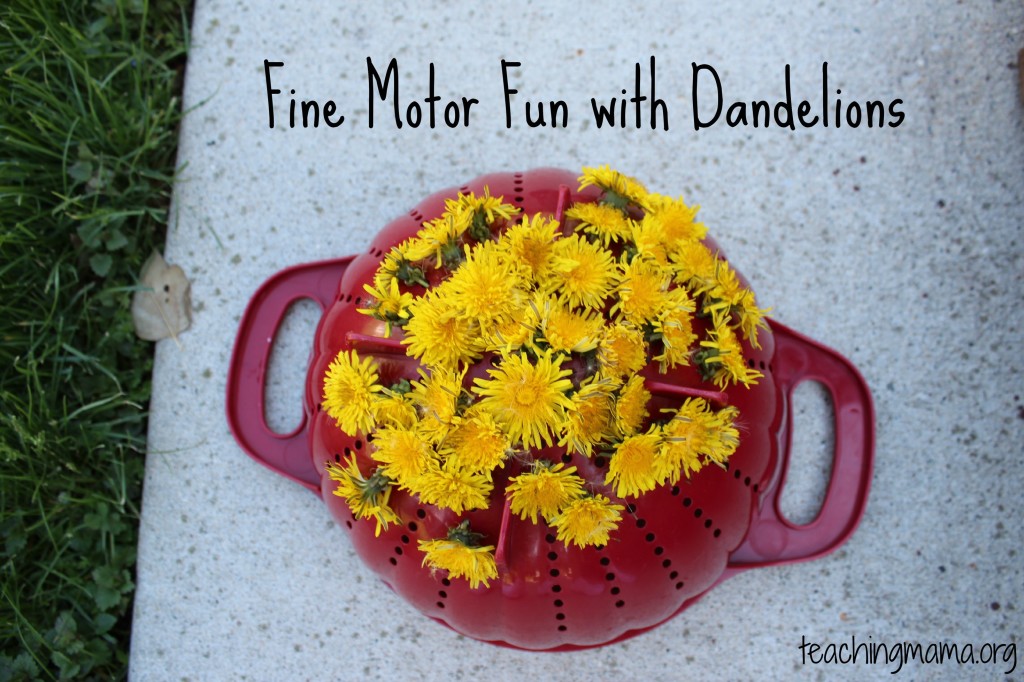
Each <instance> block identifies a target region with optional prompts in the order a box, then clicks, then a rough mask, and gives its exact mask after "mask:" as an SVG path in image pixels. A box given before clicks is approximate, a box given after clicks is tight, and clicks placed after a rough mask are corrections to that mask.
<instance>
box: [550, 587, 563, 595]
mask: <svg viewBox="0 0 1024 682" xmlns="http://www.w3.org/2000/svg"><path fill="white" fill-rule="evenodd" d="M551 591H552V592H555V593H558V592H561V591H562V586H561V585H552V586H551Z"/></svg>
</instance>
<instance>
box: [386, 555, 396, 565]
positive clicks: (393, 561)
mask: <svg viewBox="0 0 1024 682" xmlns="http://www.w3.org/2000/svg"><path fill="white" fill-rule="evenodd" d="M388 563H389V564H391V565H392V566H397V565H398V559H396V558H395V557H391V558H390V559H388Z"/></svg>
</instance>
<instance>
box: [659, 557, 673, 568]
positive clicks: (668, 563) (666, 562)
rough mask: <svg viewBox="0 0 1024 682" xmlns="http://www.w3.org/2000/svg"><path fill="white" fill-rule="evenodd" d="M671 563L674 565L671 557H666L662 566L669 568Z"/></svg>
mask: <svg viewBox="0 0 1024 682" xmlns="http://www.w3.org/2000/svg"><path fill="white" fill-rule="evenodd" d="M671 565H672V560H671V559H665V560H664V561H662V562H661V567H662V568H668V567H669V566H671Z"/></svg>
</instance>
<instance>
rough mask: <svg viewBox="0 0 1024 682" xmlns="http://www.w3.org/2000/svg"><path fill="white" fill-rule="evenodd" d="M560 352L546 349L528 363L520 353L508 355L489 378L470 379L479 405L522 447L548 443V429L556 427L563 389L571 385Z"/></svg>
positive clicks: (564, 402) (565, 401) (566, 402)
mask: <svg viewBox="0 0 1024 682" xmlns="http://www.w3.org/2000/svg"><path fill="white" fill-rule="evenodd" d="M562 361H563V357H562V356H555V357H552V354H551V352H550V351H547V352H545V353H543V354H541V355H539V356H538V357H537V362H536V364H534V363H531V362H530V359H529V357H527V356H526V354H524V353H518V354H516V355H509V356H508V357H506V358H504V359H503V360H502V361H501V363H500V364H499V365H498V366H497V367H495V368H494V369H489V370H487V373H488V374H489V375H490V376H491V378H490V379H474V380H473V383H474V384H475V386H474V387H473V389H472V390H473V392H474V393H476V394H477V395H480V396H483V399H482V400H481V401H480V403H479V404H480V406H481V408H483V409H486V410H488V411H490V412H491V414H493V415H494V418H495V419H496V420H497V422H498V423H499V424H500V425H501V427H502V428H503V429H504V430H505V432H506V433H507V434H508V435H509V437H510V438H511V439H512V442H513V444H514V443H519V442H522V444H523V446H524V447H542V446H546V445H551V433H552V432H553V431H556V430H557V429H558V426H559V424H560V423H561V421H562V415H563V414H564V411H565V408H566V407H568V406H569V405H570V402H569V399H568V398H567V397H566V395H565V393H566V391H568V390H569V389H570V388H572V381H570V380H569V379H568V377H569V375H570V374H571V373H572V371H571V370H569V369H562Z"/></svg>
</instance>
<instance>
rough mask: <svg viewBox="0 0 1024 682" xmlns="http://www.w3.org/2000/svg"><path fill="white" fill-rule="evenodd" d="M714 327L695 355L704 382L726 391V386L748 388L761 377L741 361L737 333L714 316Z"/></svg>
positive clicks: (741, 355)
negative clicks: (730, 384)
mask: <svg viewBox="0 0 1024 682" xmlns="http://www.w3.org/2000/svg"><path fill="white" fill-rule="evenodd" d="M714 320H715V327H714V329H712V330H710V331H709V332H708V337H709V338H708V339H707V340H706V341H701V342H700V345H701V347H702V348H703V349H704V350H701V351H698V352H697V353H696V356H695V357H696V359H697V362H698V364H699V365H700V368H701V371H702V372H703V373H704V375H705V377H706V378H709V379H711V380H712V381H714V382H715V385H716V386H718V387H719V388H725V387H726V386H727V385H729V382H732V383H734V384H743V385H744V386H748V387H749V386H750V385H751V384H756V383H757V380H758V379H759V378H761V377H762V376H764V375H763V374H761V372H759V371H757V370H756V369H754V368H753V367H748V366H747V364H746V362H744V360H743V347H742V346H741V345H740V341H739V339H737V338H736V332H734V331H733V330H732V328H731V327H729V325H728V324H726V323H725V320H724V319H722V318H721V317H719V316H715V318H714Z"/></svg>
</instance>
